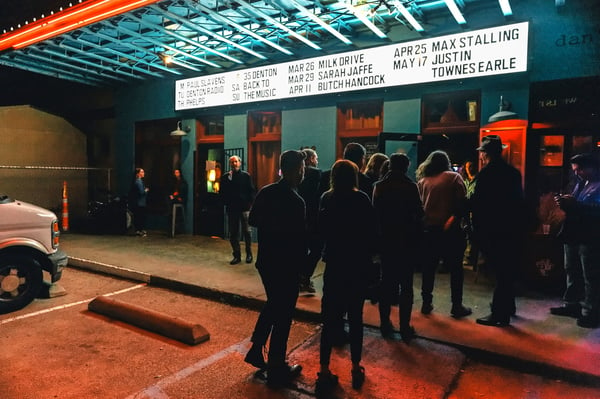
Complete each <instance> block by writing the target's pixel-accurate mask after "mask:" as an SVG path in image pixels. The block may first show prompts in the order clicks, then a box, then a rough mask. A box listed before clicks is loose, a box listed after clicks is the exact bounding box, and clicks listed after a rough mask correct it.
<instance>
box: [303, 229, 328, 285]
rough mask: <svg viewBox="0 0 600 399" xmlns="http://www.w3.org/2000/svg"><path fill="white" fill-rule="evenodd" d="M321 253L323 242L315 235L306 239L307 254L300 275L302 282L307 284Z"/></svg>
mask: <svg viewBox="0 0 600 399" xmlns="http://www.w3.org/2000/svg"><path fill="white" fill-rule="evenodd" d="M322 252H323V241H321V240H320V239H319V237H317V236H316V235H313V236H311V237H309V239H308V254H307V255H306V259H305V263H304V268H303V270H302V272H301V274H300V277H301V279H302V280H303V282H308V281H309V280H310V277H311V276H312V275H313V273H314V272H315V269H316V268H317V264H318V263H319V261H320V260H321V255H322Z"/></svg>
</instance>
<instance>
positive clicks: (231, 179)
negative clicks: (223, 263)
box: [219, 155, 256, 265]
mask: <svg viewBox="0 0 600 399" xmlns="http://www.w3.org/2000/svg"><path fill="white" fill-rule="evenodd" d="M229 166H230V167H231V169H230V170H229V172H227V173H225V174H224V175H223V176H221V190H220V192H219V193H220V195H221V198H222V199H223V203H224V204H225V209H226V211H227V219H228V226H229V242H230V243H231V249H232V250H233V259H231V262H229V264H230V265H236V264H238V263H240V262H241V261H242V257H241V256H242V253H241V248H240V225H241V229H242V233H243V234H244V242H245V244H246V263H252V260H253V259H252V235H251V233H250V226H249V224H248V214H249V212H250V206H251V205H252V201H253V200H254V195H255V193H256V189H255V188H254V184H253V183H252V178H251V177H250V174H248V173H247V172H245V171H243V170H242V169H241V168H242V160H241V158H240V157H238V156H237V155H234V156H232V157H230V158H229Z"/></svg>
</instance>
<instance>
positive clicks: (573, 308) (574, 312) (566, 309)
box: [550, 304, 581, 318]
mask: <svg viewBox="0 0 600 399" xmlns="http://www.w3.org/2000/svg"><path fill="white" fill-rule="evenodd" d="M550 313H551V314H553V315H556V316H567V317H575V318H577V317H581V307H580V306H578V305H573V304H564V305H562V306H557V307H555V308H550Z"/></svg>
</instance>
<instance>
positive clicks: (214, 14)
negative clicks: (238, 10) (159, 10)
mask: <svg viewBox="0 0 600 399" xmlns="http://www.w3.org/2000/svg"><path fill="white" fill-rule="evenodd" d="M185 2H186V3H187V4H188V5H189V6H190V7H192V8H194V9H196V10H198V11H201V12H203V13H205V14H206V15H208V16H209V17H210V18H211V19H212V20H214V21H217V22H221V23H223V24H225V25H229V26H231V27H233V28H235V29H237V30H238V31H240V32H243V33H245V34H246V35H248V36H251V37H253V38H254V39H256V40H257V41H259V42H261V43H264V44H266V45H267V46H270V47H272V48H274V49H275V50H278V51H280V52H282V53H284V54H286V55H294V53H292V52H291V51H289V50H287V49H284V48H283V47H281V46H280V45H278V44H277V43H273V42H272V41H270V40H268V39H267V38H265V37H263V36H261V35H259V34H257V33H255V32H252V31H251V30H250V29H248V28H246V27H245V26H243V25H240V24H238V23H237V22H234V21H232V20H231V19H229V18H227V17H224V16H222V15H220V14H218V13H217V12H215V11H213V10H211V9H210V8H208V7H206V6H204V5H202V4H200V3H194V2H191V1H190V0H185Z"/></svg>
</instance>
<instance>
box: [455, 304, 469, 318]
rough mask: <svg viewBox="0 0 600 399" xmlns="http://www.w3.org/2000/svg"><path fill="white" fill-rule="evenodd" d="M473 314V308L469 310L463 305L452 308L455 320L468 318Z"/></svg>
mask: <svg viewBox="0 0 600 399" xmlns="http://www.w3.org/2000/svg"><path fill="white" fill-rule="evenodd" d="M471 313H473V311H472V310H471V308H468V307H466V306H463V305H459V306H452V310H451V311H450V315H452V317H454V318H455V319H460V318H461V317H466V316H468V315H470V314H471Z"/></svg>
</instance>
